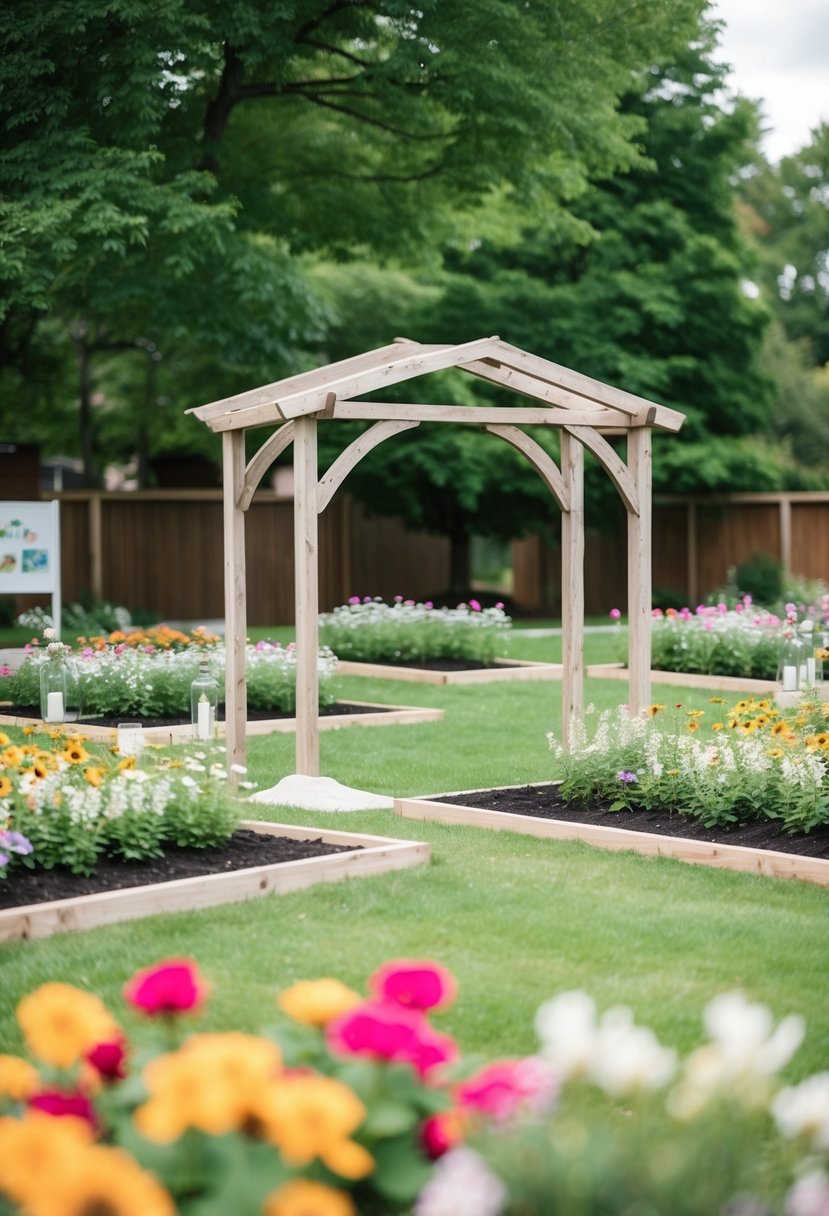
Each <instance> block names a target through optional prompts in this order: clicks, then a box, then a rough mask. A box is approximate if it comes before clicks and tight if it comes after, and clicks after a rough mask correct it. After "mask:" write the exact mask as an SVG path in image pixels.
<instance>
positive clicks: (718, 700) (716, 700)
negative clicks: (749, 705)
mask: <svg viewBox="0 0 829 1216" xmlns="http://www.w3.org/2000/svg"><path fill="white" fill-rule="evenodd" d="M725 703H726V702H725V697H709V698H708V704H709V705H725Z"/></svg>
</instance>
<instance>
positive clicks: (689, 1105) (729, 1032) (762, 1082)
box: [668, 992, 805, 1119]
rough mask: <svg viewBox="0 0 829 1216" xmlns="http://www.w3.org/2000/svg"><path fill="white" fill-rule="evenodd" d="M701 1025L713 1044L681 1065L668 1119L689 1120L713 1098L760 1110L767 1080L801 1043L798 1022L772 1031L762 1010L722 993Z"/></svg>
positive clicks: (786, 1020)
mask: <svg viewBox="0 0 829 1216" xmlns="http://www.w3.org/2000/svg"><path fill="white" fill-rule="evenodd" d="M704 1020H705V1026H706V1029H707V1030H708V1033H709V1035H710V1036H711V1040H712V1041H711V1042H710V1043H707V1044H706V1045H705V1046H703V1047H700V1048H698V1049H697V1050H696V1051H695V1052H692V1053H691V1055H690V1056H689V1057H688V1059H687V1060H686V1062H685V1069H684V1072H683V1076H682V1078H681V1080H680V1082H679V1085H678V1086H677V1088H676V1089H675V1090H674V1091H673V1093H672V1094H671V1095H670V1097H669V1100H668V1108H669V1110H670V1111H671V1113H672V1114H674V1115H675V1116H676V1117H677V1118H679V1119H693V1118H695V1117H696V1116H697V1115H699V1114H700V1113H702V1111H703V1110H704V1109H705V1107H706V1106H707V1105H708V1103H709V1102H711V1101H713V1100H715V1099H718V1098H730V1099H732V1100H735V1101H738V1102H741V1103H742V1104H743V1105H745V1106H748V1107H757V1106H760V1105H762V1104H763V1103H764V1102H765V1101H766V1100H767V1098H768V1092H769V1081H770V1079H771V1078H772V1077H773V1076H774V1075H775V1073H777V1072H778V1071H779V1070H780V1069H781V1068H783V1067H784V1065H786V1064H787V1063H788V1062H789V1060H790V1059H791V1058H792V1056H793V1055H794V1053H795V1051H796V1050H797V1048H798V1047H799V1046H800V1044H801V1042H802V1041H803V1034H804V1030H805V1023H804V1021H803V1018H802V1017H800V1016H799V1014H790V1015H789V1016H788V1017H786V1018H783V1019H782V1021H781V1022H780V1023H779V1024H778V1026H777V1027H776V1028H775V1027H774V1022H773V1019H772V1016H771V1013H770V1012H769V1010H768V1009H767V1008H766V1006H765V1005H754V1004H751V1003H750V1002H749V1001H748V1000H747V999H746V997H745V996H744V994H743V993H741V992H727V993H723V994H721V995H720V996H718V997H715V998H714V1000H713V1001H711V1002H709V1004H708V1005H707V1006H706V1009H705V1013H704Z"/></svg>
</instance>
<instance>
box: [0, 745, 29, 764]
mask: <svg viewBox="0 0 829 1216" xmlns="http://www.w3.org/2000/svg"><path fill="white" fill-rule="evenodd" d="M24 756H25V752H24V751H23V748H22V747H18V746H17V745H16V744H14V743H11V744H9V746H8V747H7V748H6V750H5V751H4V752H3V754H2V756H0V760H2V762H3V764H4V765H5V767H6V768H19V767H20V765H21V764H22V763H23V757H24Z"/></svg>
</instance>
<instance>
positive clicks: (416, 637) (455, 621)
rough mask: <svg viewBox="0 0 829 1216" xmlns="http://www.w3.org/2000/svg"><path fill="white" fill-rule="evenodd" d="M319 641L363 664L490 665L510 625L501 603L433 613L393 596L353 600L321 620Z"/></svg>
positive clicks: (430, 606) (474, 604) (430, 607)
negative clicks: (390, 600)
mask: <svg viewBox="0 0 829 1216" xmlns="http://www.w3.org/2000/svg"><path fill="white" fill-rule="evenodd" d="M319 624H320V640H321V641H322V642H323V643H324V644H325V645H326V646H329V647H330V648H331V650H333V651H334V653H335V654H336V655H337V656H338V657H339V658H341V659H350V660H353V661H356V662H360V663H391V664H395V663H396V664H407V663H428V662H432V661H436V660H441V659H444V660H453V661H460V662H462V661H469V662H475V663H483V664H491V663H492V662H493V661H494V659H496V658H499V657H502V656H503V654H504V653H505V651H506V646H507V640H508V633H509V629H510V626H511V624H512V621H511V619H510V617H509V616H507V614H506V612H505V611H504V606H503V604H496V605H495V607H493V608H482V607H481V605H480V604H479V603H478V601H477V600H474V599H471V600H470V601H469V602H468V603H463V604H458V606H457V608H435V607H434V605H433V604H432V603H430V602H429V601H428V600H426V601H424V602H423V603H416V602H415V601H414V600H404V599H403V597H402V596H399V595H398V596H395V599H394V602H393V603H391V604H387V603H385V602H384V601H383V600H382V599H380V598H379V597H375V598H373V599H372V598H371V597H370V596H366V597H365V598H364V599H360V597H359V596H356V595H355V596H352V597H351V599H350V600H349V601H348V603H347V604H341V605H340V606H339V607H338V608H335V609H334V610H333V612H326V613H323V614H322V615H321V616H320V619H319Z"/></svg>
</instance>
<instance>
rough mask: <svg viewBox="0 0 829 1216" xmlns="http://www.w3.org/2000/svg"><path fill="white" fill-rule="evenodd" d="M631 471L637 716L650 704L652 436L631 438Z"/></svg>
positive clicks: (632, 701)
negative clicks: (633, 487) (635, 501)
mask: <svg viewBox="0 0 829 1216" xmlns="http://www.w3.org/2000/svg"><path fill="white" fill-rule="evenodd" d="M628 468H629V469H630V472H631V475H632V477H633V479H634V483H635V485H636V492H637V496H638V501H639V510H638V512H635V511H633V510H632V509H630V508H628V670H629V671H630V680H629V692H628V708H629V711H630V713H631V714H638V713H639V712H640V711H641V710H642V709H643V708H644V707H645V706H646V705H649V704H650V700H651V624H652V617H651V514H652V512H651V432H650V431H649V430H647V429H646V428H644V427H637V428H636V429H635V430H632V431H631V432H630V434H629V436H628Z"/></svg>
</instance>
